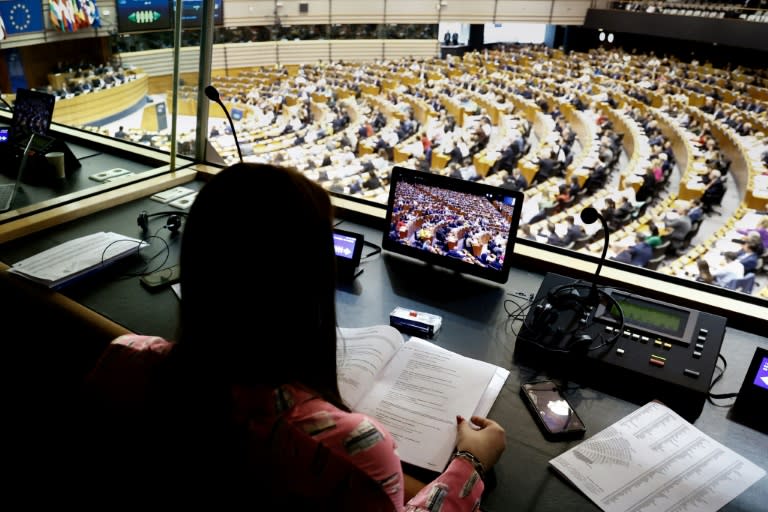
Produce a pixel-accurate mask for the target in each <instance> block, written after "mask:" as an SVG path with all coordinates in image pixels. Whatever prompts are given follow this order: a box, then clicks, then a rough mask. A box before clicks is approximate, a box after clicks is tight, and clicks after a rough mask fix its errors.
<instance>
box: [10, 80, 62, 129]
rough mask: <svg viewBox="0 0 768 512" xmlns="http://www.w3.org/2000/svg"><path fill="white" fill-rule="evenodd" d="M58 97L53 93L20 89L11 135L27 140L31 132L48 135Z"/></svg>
mask: <svg viewBox="0 0 768 512" xmlns="http://www.w3.org/2000/svg"><path fill="white" fill-rule="evenodd" d="M55 104H56V97H55V96H53V95H52V94H47V93H44V92H39V91H33V90H31V89H18V90H17V91H16V101H15V102H14V104H13V119H12V120H11V137H12V139H13V140H14V141H16V142H20V141H23V140H26V139H27V138H28V137H29V135H30V134H32V133H38V134H41V135H48V130H49V129H50V127H51V120H52V119H53V107H54V106H55Z"/></svg>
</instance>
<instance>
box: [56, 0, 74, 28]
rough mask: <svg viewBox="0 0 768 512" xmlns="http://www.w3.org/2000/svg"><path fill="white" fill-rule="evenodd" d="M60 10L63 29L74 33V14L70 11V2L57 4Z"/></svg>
mask: <svg viewBox="0 0 768 512" xmlns="http://www.w3.org/2000/svg"><path fill="white" fill-rule="evenodd" d="M59 8H60V9H61V15H62V17H63V18H64V28H65V30H66V31H67V32H74V31H75V30H77V26H76V25H75V13H74V10H73V9H72V2H70V1H69V0H61V2H60V3H59Z"/></svg>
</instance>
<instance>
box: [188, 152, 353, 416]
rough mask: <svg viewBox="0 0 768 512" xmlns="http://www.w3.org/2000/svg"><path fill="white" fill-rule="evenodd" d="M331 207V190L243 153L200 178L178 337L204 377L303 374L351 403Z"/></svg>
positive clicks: (265, 379) (257, 380)
mask: <svg viewBox="0 0 768 512" xmlns="http://www.w3.org/2000/svg"><path fill="white" fill-rule="evenodd" d="M332 217H333V208H332V205H331V202H330V197H329V195H328V193H327V192H326V191H325V190H324V189H323V188H321V187H320V186H319V185H317V184H316V183H314V182H312V181H310V180H309V179H307V178H305V177H304V176H303V175H301V174H300V173H299V172H298V171H295V170H292V169H287V168H281V167H277V166H273V165H263V164H254V163H238V164H235V165H233V166H231V167H228V168H226V169H224V170H223V171H221V172H220V173H219V174H217V175H216V176H215V177H213V178H212V179H211V181H210V182H209V183H207V184H206V185H205V186H204V187H203V188H202V190H201V191H200V193H199V194H198V196H197V199H196V200H195V203H194V204H193V206H192V208H191V210H190V212H189V217H188V219H187V222H186V224H185V226H184V235H183V239H182V248H181V258H180V264H181V293H182V301H181V325H180V329H181V330H180V335H179V344H178V349H179V350H178V352H179V354H180V357H181V361H182V362H183V363H184V364H185V365H186V366H188V367H189V369H191V370H192V371H199V372H201V375H199V378H200V379H202V380H204V381H209V382H211V383H212V384H214V385H219V386H222V387H229V386H231V385H232V384H240V385H246V386H261V385H264V386H278V385H280V384H285V383H294V384H299V385H303V386H306V387H307V388H310V389H311V390H313V391H315V392H317V393H319V394H320V395H321V396H322V397H323V398H325V399H326V400H329V401H330V402H331V403H334V404H335V405H337V406H340V407H343V408H345V409H346V407H344V406H343V403H342V400H341V398H340V395H339V390H338V385H337V381H336V308H335V254H334V250H333V239H332V230H333V225H332V220H333V219H332ZM222 391H223V390H222Z"/></svg>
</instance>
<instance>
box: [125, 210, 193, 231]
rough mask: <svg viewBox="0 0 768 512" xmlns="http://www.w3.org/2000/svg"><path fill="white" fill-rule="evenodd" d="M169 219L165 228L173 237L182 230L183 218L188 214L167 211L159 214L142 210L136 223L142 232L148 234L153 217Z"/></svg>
mask: <svg viewBox="0 0 768 512" xmlns="http://www.w3.org/2000/svg"><path fill="white" fill-rule="evenodd" d="M163 216H165V217H167V219H166V220H165V226H163V227H164V228H166V229H168V231H170V232H171V235H172V236H173V235H176V234H178V232H179V230H180V229H181V218H182V217H186V216H187V212H176V211H165V212H157V213H149V212H147V210H142V211H141V213H139V216H138V217H137V218H136V223H137V224H138V225H139V227H141V231H142V232H143V233H144V234H146V233H148V232H149V219H151V218H152V217H163Z"/></svg>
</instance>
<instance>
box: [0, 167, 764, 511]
mask: <svg viewBox="0 0 768 512" xmlns="http://www.w3.org/2000/svg"><path fill="white" fill-rule="evenodd" d="M200 184H201V182H199V181H196V182H193V183H191V184H190V186H200ZM143 209H146V210H148V211H149V212H155V211H166V210H170V208H168V207H167V206H163V205H161V204H159V203H156V202H154V201H151V200H149V199H146V198H145V199H141V200H138V201H133V202H130V203H126V204H123V205H120V206H117V207H115V208H111V209H109V210H106V211H102V212H99V213H96V214H94V215H91V216H89V217H85V218H81V219H78V220H76V221H73V222H70V223H67V224H63V225H60V226H58V227H56V228H52V229H49V230H45V231H41V232H39V233H36V234H33V235H30V236H27V237H24V238H21V239H18V240H14V241H12V242H9V243H6V244H3V245H2V246H0V261H3V262H5V263H7V264H11V263H13V262H15V261H17V260H19V259H22V258H24V257H27V256H30V255H32V254H33V253H35V252H37V251H40V250H43V249H45V248H47V247H50V246H52V245H54V244H57V243H60V242H62V241H65V240H67V239H70V238H73V237H76V236H81V235H85V234H88V233H91V232H93V231H97V230H109V231H116V232H119V233H123V234H125V235H129V236H140V233H139V228H138V226H137V225H136V217H137V215H138V213H139V212H140V211H141V210H143ZM152 226H153V228H152V232H153V233H154V232H155V231H156V230H160V231H161V234H163V236H164V238H166V239H167V240H168V242H169V249H170V250H169V258H168V261H167V264H168V265H170V264H172V263H176V262H177V261H178V249H179V243H178V239H174V238H169V237H168V236H167V234H168V233H167V231H164V232H163V230H162V229H161V228H162V226H163V221H162V220H157V223H156V224H153V225H152ZM340 227H341V228H342V229H346V230H351V231H357V232H361V233H363V234H364V235H365V239H366V240H367V241H369V242H372V243H374V244H376V245H380V243H381V232H380V231H378V230H376V229H373V228H369V227H367V226H361V225H358V224H354V223H351V222H344V223H342V224H341V225H340ZM182 229H183V228H182ZM249 236H250V235H249V233H248V230H247V227H246V226H244V229H243V242H244V244H247V243H248V237H249ZM370 250H371V249H368V248H366V249H364V250H363V256H364V257H365V255H366V254H367V253H368V252H369V251H370ZM141 266H142V265H141V263H140V262H138V261H126V262H124V263H122V264H121V265H120V266H116V267H114V268H113V269H111V270H108V271H105V272H104V273H102V274H100V275H98V276H94V277H93V278H92V279H89V280H86V281H81V282H80V283H78V284H77V285H75V286H73V287H72V288H67V289H64V290H63V291H62V293H63V294H64V295H66V296H68V297H70V298H72V299H74V300H75V301H77V302H79V303H81V304H83V305H85V306H87V307H89V308H91V309H93V310H95V311H97V312H99V313H101V314H102V315H104V316H106V317H108V318H110V319H112V320H113V321H115V322H117V323H120V324H122V325H124V326H126V327H128V328H129V329H132V330H134V331H136V332H142V333H152V334H158V335H162V336H166V337H168V338H173V337H174V334H175V330H176V321H177V318H178V300H177V299H176V297H175V295H174V293H173V292H172V291H171V290H170V289H166V290H163V291H161V292H159V293H154V294H151V293H150V292H147V291H146V290H144V289H143V288H142V287H141V286H140V284H139V282H138V279H137V278H135V277H133V278H128V279H121V278H120V276H121V274H122V273H124V272H129V271H133V272H135V271H137V270H139V269H140V268H141ZM514 266H515V265H514V263H513V267H514ZM362 268H363V269H364V272H363V273H362V274H361V275H360V276H359V277H358V278H357V279H356V280H355V281H354V282H353V283H351V284H350V285H346V286H341V285H340V286H339V288H338V291H337V294H336V297H337V304H338V307H337V311H338V313H337V314H338V323H339V325H342V326H349V327H357V326H365V325H371V324H379V323H388V318H389V312H390V311H391V310H392V309H394V308H395V307H396V306H403V307H406V308H412V309H416V310H421V311H427V312H431V313H436V314H439V315H441V316H442V318H443V326H442V329H441V331H440V333H439V334H438V336H437V337H436V339H435V340H434V341H435V343H437V344H438V345H440V346H444V347H446V348H448V349H450V350H454V351H456V352H459V353H461V354H464V355H466V356H469V357H473V358H477V359H482V360H485V361H489V362H491V363H494V364H497V365H501V366H504V367H505V368H508V369H510V376H509V379H508V380H507V382H506V384H505V386H504V388H503V390H502V392H501V394H500V396H499V398H498V400H497V402H496V403H495V405H494V407H493V409H492V410H491V413H490V417H492V418H493V419H495V420H496V421H498V422H499V423H500V424H501V425H503V426H504V428H505V429H506V432H507V450H506V451H505V452H504V454H503V456H502V458H501V460H500V462H499V464H498V465H497V466H496V468H495V475H496V479H497V482H498V485H497V486H496V487H495V488H494V489H493V490H492V491H491V492H490V493H488V495H487V496H486V498H485V499H484V504H483V509H485V510H488V511H494V512H495V511H503V510H536V511H540V510H541V511H548V510H552V511H563V510H568V511H579V510H597V507H596V506H595V505H594V504H592V502H591V501H589V500H588V499H587V498H586V497H584V496H583V495H582V494H580V493H579V492H578V491H577V490H576V489H575V488H573V487H571V486H570V485H569V484H567V483H566V482H565V481H564V480H563V479H562V478H560V477H559V476H558V475H557V474H555V472H554V471H552V470H551V469H549V467H548V461H549V460H550V459H552V458H553V457H555V456H557V455H559V454H560V453H562V452H563V451H565V450H566V449H568V448H570V447H572V446H574V445H575V444H576V443H577V442H548V441H546V440H545V439H544V438H543V436H542V435H541V433H540V432H539V430H538V428H537V426H536V424H535V423H534V421H533V420H532V419H531V417H530V413H529V412H528V410H527V409H526V407H525V405H524V404H523V402H522V400H521V399H520V397H519V395H518V391H519V388H520V385H521V383H523V382H525V381H528V380H531V379H532V378H534V377H535V376H537V375H538V373H537V372H536V371H535V370H533V369H529V368H525V367H522V366H519V365H517V364H515V363H514V362H513V351H514V344H515V332H516V331H517V330H518V329H519V328H520V323H519V322H516V323H513V322H511V321H510V320H509V319H508V315H507V313H506V312H505V309H504V302H505V300H506V299H508V298H512V299H515V300H517V301H518V302H520V303H522V302H524V299H521V298H520V297H518V296H517V295H515V294H516V293H518V292H519V293H522V294H523V295H525V296H527V295H529V294H535V293H536V291H537V290H538V288H539V285H540V283H541V281H542V276H541V275H540V274H537V273H532V272H527V271H526V270H525V269H521V268H515V269H513V270H512V272H511V274H510V278H509V280H508V282H507V283H506V284H505V285H497V284H493V283H487V282H485V281H481V280H477V279H474V278H466V277H458V276H455V275H454V274H452V273H451V272H447V271H443V270H439V269H431V268H428V267H425V266H423V265H422V264H421V263H418V262H415V261H412V260H409V259H406V258H402V257H400V256H396V255H392V254H388V253H384V254H379V255H375V256H373V257H371V258H369V259H364V260H363V263H362ZM755 346H763V347H768V339H766V338H764V337H759V336H756V335H752V334H748V333H745V332H742V331H737V330H734V329H730V328H729V329H728V330H727V333H726V337H725V340H724V343H723V347H722V353H723V355H724V356H725V357H726V359H727V361H728V371H727V372H726V374H725V376H724V377H723V379H722V381H721V382H719V383H718V385H717V387H716V389H715V390H714V392H716V393H726V392H731V391H737V390H738V388H739V386H740V384H741V380H742V378H743V375H744V373H745V371H746V368H747V366H748V364H749V361H750V359H751V357H752V353H753V352H754V348H755ZM568 398H569V400H570V401H571V402H572V404H573V405H574V406H575V408H576V410H577V411H578V414H579V415H580V416H581V417H582V419H583V420H584V422H585V423H586V425H587V428H588V434H587V435H588V436H589V435H590V434H594V433H596V432H598V431H600V430H603V429H604V428H606V427H608V426H609V425H611V424H612V423H614V422H616V421H617V420H619V419H620V418H622V417H624V416H625V415H627V414H629V413H630V412H632V411H634V410H635V409H636V408H637V407H638V405H637V404H633V403H629V402H626V401H624V400H621V399H618V398H615V397H613V396H610V395H607V394H605V393H601V392H598V391H595V390H592V389H588V388H577V389H574V390H573V391H569V392H568ZM727 414H728V409H727V408H718V407H715V406H713V405H712V404H709V403H707V404H705V406H704V410H703V412H702V414H701V416H700V417H699V418H698V419H697V420H696V422H695V425H696V426H697V427H698V428H699V429H701V430H702V431H703V432H705V433H706V434H707V435H709V436H711V437H712V438H714V439H715V440H717V441H719V442H721V443H723V444H725V445H726V446H728V447H730V448H731V449H733V450H734V451H736V452H737V453H739V454H741V455H743V456H744V457H746V458H748V459H750V460H751V461H753V462H754V463H756V464H758V465H759V466H761V467H763V468H768V450H766V446H768V443H767V442H766V440H767V439H768V438H767V437H766V436H765V435H764V434H761V433H759V432H756V431H754V430H752V429H749V428H747V427H745V426H743V425H741V424H739V423H736V422H734V421H731V420H730V419H728V417H727ZM765 503H768V478H763V479H762V480H761V481H759V482H758V483H756V484H755V485H753V486H751V487H750V488H749V489H748V490H747V491H746V492H745V493H743V494H742V495H740V496H739V497H737V498H736V499H735V500H733V501H732V502H731V503H729V504H728V505H727V506H726V507H725V509H724V510H733V511H736V510H739V511H757V510H761V509H764V507H765Z"/></svg>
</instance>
